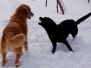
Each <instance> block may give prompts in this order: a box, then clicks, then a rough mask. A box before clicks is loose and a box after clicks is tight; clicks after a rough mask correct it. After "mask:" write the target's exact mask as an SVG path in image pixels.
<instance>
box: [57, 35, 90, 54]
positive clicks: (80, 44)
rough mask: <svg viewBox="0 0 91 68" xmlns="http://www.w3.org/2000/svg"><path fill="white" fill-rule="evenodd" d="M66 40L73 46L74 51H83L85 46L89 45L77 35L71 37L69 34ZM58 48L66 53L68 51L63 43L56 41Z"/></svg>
mask: <svg viewBox="0 0 91 68" xmlns="http://www.w3.org/2000/svg"><path fill="white" fill-rule="evenodd" d="M67 41H68V43H69V44H70V46H71V47H72V48H73V50H74V52H75V53H76V52H82V51H84V50H85V49H86V48H88V45H90V44H88V43H87V42H85V40H84V37H83V36H77V37H76V38H74V39H73V38H71V36H69V37H68V38H67ZM59 50H60V51H63V52H66V53H68V52H70V51H69V49H68V48H67V47H66V45H65V44H63V43H57V51H59Z"/></svg>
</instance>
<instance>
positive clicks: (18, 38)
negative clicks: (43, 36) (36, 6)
mask: <svg viewBox="0 0 91 68" xmlns="http://www.w3.org/2000/svg"><path fill="white" fill-rule="evenodd" d="M33 15H34V14H33V13H32V12H31V8H30V7H29V6H28V5H26V4H21V5H20V6H19V7H18V8H17V9H16V10H15V13H14V14H13V15H12V16H11V19H10V21H9V23H8V24H7V26H6V27H5V28H4V30H3V33H2V38H1V48H0V49H1V55H2V66H4V65H5V64H6V54H7V52H9V51H11V52H14V53H15V54H16V59H15V65H16V66H19V65H20V63H19V58H20V56H21V55H22V52H23V51H22V46H23V47H24V49H25V51H26V50H28V45H27V33H28V27H27V19H28V18H29V19H30V18H31V17H33Z"/></svg>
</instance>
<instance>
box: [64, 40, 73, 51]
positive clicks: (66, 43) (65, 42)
mask: <svg viewBox="0 0 91 68" xmlns="http://www.w3.org/2000/svg"><path fill="white" fill-rule="evenodd" d="M62 42H63V43H64V44H65V45H66V46H67V47H68V49H69V50H70V51H73V50H72V48H71V47H70V45H69V44H68V42H67V41H66V40H64V41H62ZM73 52H74V51H73Z"/></svg>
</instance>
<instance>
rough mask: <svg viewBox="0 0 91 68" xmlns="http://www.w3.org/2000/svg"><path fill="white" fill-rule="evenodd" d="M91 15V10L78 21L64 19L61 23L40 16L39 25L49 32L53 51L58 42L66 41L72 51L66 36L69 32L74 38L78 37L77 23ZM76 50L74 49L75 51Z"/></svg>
mask: <svg viewBox="0 0 91 68" xmlns="http://www.w3.org/2000/svg"><path fill="white" fill-rule="evenodd" d="M90 15H91V12H90V13H89V14H87V15H85V16H84V17H82V18H80V19H78V20H77V21H76V22H75V21H74V20H73V19H69V20H64V21H63V22H61V23H60V24H58V25H57V24H56V23H55V22H54V21H53V20H52V19H50V18H48V17H44V18H42V17H40V18H39V20H40V21H41V22H40V23H39V25H41V26H42V27H43V28H44V29H45V30H46V32H47V34H48V36H49V38H50V40H51V42H52V45H53V50H52V53H53V54H54V52H55V50H56V46H57V44H56V43H57V42H62V43H64V44H65V45H66V46H67V47H68V49H69V50H70V51H73V50H72V48H71V47H70V45H69V44H68V42H67V41H66V38H67V37H68V35H69V34H71V35H72V36H73V38H75V37H76V35H77V33H78V27H77V25H78V24H79V23H81V22H82V21H84V20H85V19H87V18H88V17H89V16H90ZM73 52H74V51H73Z"/></svg>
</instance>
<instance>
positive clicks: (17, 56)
mask: <svg viewBox="0 0 91 68" xmlns="http://www.w3.org/2000/svg"><path fill="white" fill-rule="evenodd" d="M20 56H21V55H20V54H17V55H16V60H15V65H16V67H19V66H20V62H19V59H20Z"/></svg>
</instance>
